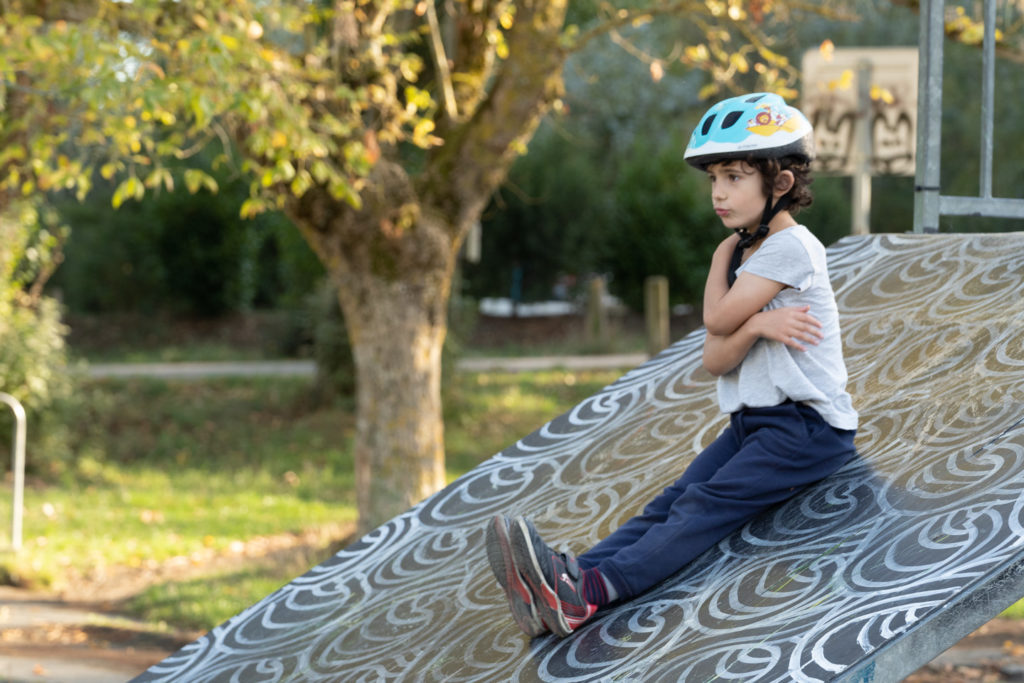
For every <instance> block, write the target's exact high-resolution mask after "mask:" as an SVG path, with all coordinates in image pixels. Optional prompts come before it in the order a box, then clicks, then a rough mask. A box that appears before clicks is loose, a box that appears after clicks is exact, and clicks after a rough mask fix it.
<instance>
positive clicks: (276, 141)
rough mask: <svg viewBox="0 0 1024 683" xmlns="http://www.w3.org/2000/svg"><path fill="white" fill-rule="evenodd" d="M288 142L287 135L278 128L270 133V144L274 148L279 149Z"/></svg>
mask: <svg viewBox="0 0 1024 683" xmlns="http://www.w3.org/2000/svg"><path fill="white" fill-rule="evenodd" d="M287 144H288V136H287V135H285V134H284V133H282V132H281V131H279V130H275V131H274V132H273V133H271V135H270V146H271V147H273V148H274V149H281V148H282V147H284V146H285V145H287Z"/></svg>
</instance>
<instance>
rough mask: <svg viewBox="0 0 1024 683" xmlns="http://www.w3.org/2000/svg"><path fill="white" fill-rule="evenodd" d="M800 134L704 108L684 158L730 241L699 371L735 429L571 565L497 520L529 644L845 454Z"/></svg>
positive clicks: (763, 109) (641, 582)
mask: <svg viewBox="0 0 1024 683" xmlns="http://www.w3.org/2000/svg"><path fill="white" fill-rule="evenodd" d="M813 157H814V141H813V131H812V128H811V124H810V122H809V121H808V120H807V118H806V117H805V116H804V115H803V114H802V113H801V112H800V111H799V110H797V109H796V108H794V107H791V106H788V105H787V104H786V102H785V101H784V100H783V99H782V98H781V97H779V96H778V95H774V94H769V93H754V94H750V95H743V96H740V97H734V98H730V99H727V100H724V101H722V102H719V103H718V104H716V105H715V106H713V107H711V109H709V110H708V111H707V113H706V114H705V115H704V117H703V118H702V119H701V121H700V123H699V124H698V125H697V128H696V129H695V130H694V131H693V134H692V136H691V137H690V142H689V144H688V145H687V148H686V151H685V153H684V158H685V159H686V160H687V161H688V162H689V163H690V164H691V165H692V166H694V167H696V168H697V169H699V170H701V171H704V172H705V173H707V176H708V179H709V181H710V186H711V202H712V205H713V206H714V209H715V212H716V213H717V214H718V216H719V218H720V219H721V221H722V224H723V225H724V226H725V227H727V228H730V229H731V230H732V231H733V234H731V235H729V236H728V237H727V238H726V239H725V240H723V241H722V243H721V244H720V245H719V246H718V248H717V249H716V250H715V252H714V255H713V256H712V259H711V266H710V269H709V272H708V278H707V284H706V286H705V289H704V325H705V328H706V331H707V336H706V339H705V341H704V351H703V363H704V367H705V368H707V370H708V371H709V372H711V373H712V374H713V375H715V376H717V377H718V385H717V391H718V403H719V406H720V408H721V410H722V411H723V412H724V413H727V414H728V415H729V426H728V427H726V429H725V430H724V431H723V432H722V434H721V435H720V436H719V437H718V438H717V439H716V440H715V441H714V442H713V443H712V444H711V445H710V446H708V447H707V448H706V449H705V450H704V451H702V452H701V453H700V454H699V455H698V456H697V457H696V458H695V459H694V460H693V462H692V463H691V464H690V466H689V467H687V468H686V470H685V471H684V472H683V473H682V476H681V477H680V478H679V479H678V480H677V481H676V482H675V483H674V484H672V485H671V486H669V487H668V488H666V489H665V490H664V491H663V492H662V493H661V494H660V495H659V496H657V497H656V498H654V500H652V501H651V502H650V503H649V504H648V505H647V506H646V507H645V508H644V510H643V511H642V512H641V513H640V514H639V515H637V516H636V517H633V518H632V519H630V520H629V521H627V522H626V523H625V524H623V525H622V526H621V527H619V528H618V529H617V530H615V531H614V532H613V533H612V534H611V535H609V536H608V537H607V538H605V539H603V540H602V541H600V542H599V543H598V544H597V545H595V546H594V547H593V548H591V549H590V550H588V551H587V552H585V553H583V554H582V555H580V556H579V557H575V556H573V555H572V554H571V553H569V552H559V551H556V550H554V549H552V548H551V547H549V546H548V545H547V544H546V543H545V542H544V540H543V539H542V538H541V537H540V534H538V533H537V529H536V528H535V527H534V525H533V523H532V522H530V521H529V520H527V519H525V518H523V517H516V518H514V519H509V518H507V517H505V516H503V515H498V516H496V517H494V518H493V519H492V520H491V522H490V524H489V526H488V528H487V542H486V545H487V558H488V562H489V563H490V566H491V569H492V571H493V572H494V575H495V577H496V578H497V580H498V582H499V583H500V584H501V586H502V588H503V589H504V591H505V595H506V597H507V598H508V602H509V607H510V609H511V611H512V616H513V618H514V619H515V621H516V623H517V624H518V625H519V627H520V628H521V629H522V630H523V631H524V632H525V633H526V634H527V635H529V636H531V637H533V636H538V635H541V634H543V633H546V632H547V631H549V630H550V631H552V632H554V633H555V634H557V635H559V636H562V637H564V636H567V635H569V634H570V633H572V632H573V631H574V630H576V629H577V628H579V627H580V626H581V625H583V624H584V623H586V622H587V621H588V620H589V619H590V618H592V617H593V616H594V615H595V614H596V613H597V612H598V610H600V608H601V607H603V606H605V605H608V604H609V603H612V602H614V601H617V600H628V599H630V598H632V597H634V596H636V595H639V594H640V593H643V592H644V591H646V590H648V589H650V588H652V587H653V586H655V585H656V584H658V583H660V582H661V581H663V580H665V579H666V578H668V577H670V576H672V575H673V574H675V573H676V572H678V571H679V570H680V569H682V568H683V567H684V566H686V565H687V564H688V563H689V562H690V561H692V560H693V559H694V558H696V557H697V556H698V555H700V554H701V553H703V552H704V551H705V550H707V549H708V548H710V547H711V546H713V545H714V544H715V543H717V542H718V541H720V540H722V539H723V538H725V537H726V536H727V535H728V534H730V533H731V532H733V531H735V530H736V529H738V528H739V527H741V526H742V525H744V524H745V523H747V522H749V521H750V520H751V519H753V518H754V517H755V516H757V515H759V514H761V513H763V512H764V511H765V510H767V509H768V508H770V507H771V506H773V505H776V504H778V503H780V502H782V501H784V500H786V499H787V498H789V497H791V496H793V495H794V494H795V493H796V492H798V491H800V490H801V489H803V488H805V487H806V486H808V485H809V484H812V483H814V482H816V481H818V480H820V479H823V478H824V477H827V476H828V475H830V474H832V473H833V472H835V471H836V470H837V469H838V468H839V467H840V466H841V465H842V464H843V463H845V462H846V461H847V460H849V459H850V458H851V457H852V456H853V455H854V444H853V441H854V435H855V432H856V428H857V412H856V411H855V410H854V408H853V406H852V402H851V400H850V395H849V394H848V393H847V391H846V382H847V372H846V364H845V362H844V360H843V353H842V345H841V342H840V330H839V315H838V311H837V308H836V301H835V293H834V292H833V291H832V285H831V283H830V282H829V276H828V268H827V264H826V257H825V248H824V247H823V246H822V244H821V242H819V241H818V239H817V238H815V237H814V235H812V234H811V232H810V231H809V230H808V229H807V228H806V227H805V226H803V225H801V224H799V223H797V221H796V220H795V219H794V216H796V215H797V213H798V212H799V211H800V209H802V208H804V207H806V206H808V205H809V204H810V203H811V193H810V189H809V187H808V186H809V185H810V182H811V179H810V172H809V166H810V162H811V160H812V159H813Z"/></svg>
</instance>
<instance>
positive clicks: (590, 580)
mask: <svg viewBox="0 0 1024 683" xmlns="http://www.w3.org/2000/svg"><path fill="white" fill-rule="evenodd" d="M583 599H584V600H586V601H587V602H589V603H590V604H591V605H597V606H598V607H600V606H601V605H607V604H608V603H609V602H611V600H610V599H609V597H608V586H607V584H605V581H604V577H603V576H601V572H599V571H597V567H592V568H590V569H584V570H583Z"/></svg>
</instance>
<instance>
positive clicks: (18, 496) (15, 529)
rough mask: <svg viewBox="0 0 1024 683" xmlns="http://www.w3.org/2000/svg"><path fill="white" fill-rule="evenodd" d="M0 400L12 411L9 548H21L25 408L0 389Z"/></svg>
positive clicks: (23, 502) (23, 501)
mask: <svg viewBox="0 0 1024 683" xmlns="http://www.w3.org/2000/svg"><path fill="white" fill-rule="evenodd" d="M0 401H2V402H4V403H6V404H7V405H9V406H10V407H11V410H12V411H13V412H14V422H15V429H14V454H13V456H12V459H11V460H12V461H11V466H12V471H13V472H14V500H13V502H12V504H11V507H12V512H11V550H13V551H15V552H17V551H18V550H21V521H22V515H23V514H24V509H25V408H24V407H23V406H22V405H21V402H20V401H18V399H16V398H14V397H13V396H11V395H10V394H5V393H3V392H2V391H0Z"/></svg>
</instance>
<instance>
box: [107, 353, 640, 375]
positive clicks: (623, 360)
mask: <svg viewBox="0 0 1024 683" xmlns="http://www.w3.org/2000/svg"><path fill="white" fill-rule="evenodd" d="M647 359H648V356H647V354H645V353H620V354H607V355H592V356H523V357H508V358H503V357H502V358H498V357H492V358H461V359H459V360H458V361H456V368H457V369H458V370H459V371H460V372H530V371H536V370H554V369H559V368H561V369H565V370H609V369H615V368H632V367H636V366H637V365H640V364H641V363H643V362H645V361H646V360H647ZM315 372H316V364H315V363H314V362H313V361H311V360H266V361H210V362H183V363H92V364H90V365H89V366H88V374H89V376H90V377H154V378H174V379H198V378H202V377H259V376H277V377H284V376H297V377H308V376H312V375H313V374H314V373H315Z"/></svg>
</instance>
